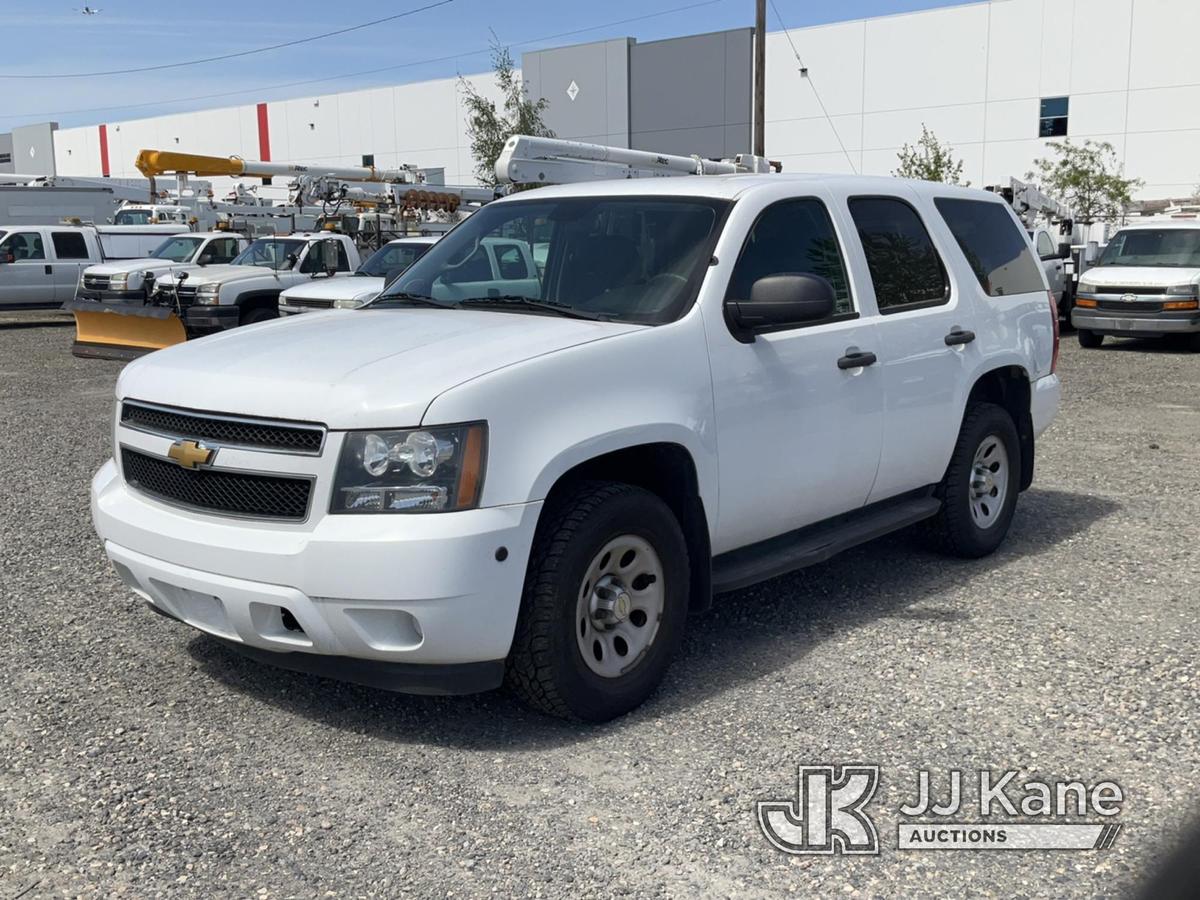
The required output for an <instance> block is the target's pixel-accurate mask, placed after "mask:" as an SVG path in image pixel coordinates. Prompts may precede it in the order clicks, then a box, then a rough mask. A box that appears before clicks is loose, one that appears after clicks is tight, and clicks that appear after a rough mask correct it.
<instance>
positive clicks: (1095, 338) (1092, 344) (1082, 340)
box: [1076, 328, 1104, 350]
mask: <svg viewBox="0 0 1200 900" xmlns="http://www.w3.org/2000/svg"><path fill="white" fill-rule="evenodd" d="M1076 335H1077V337H1078V338H1079V346H1080V347H1086V348H1087V349H1088V350H1094V349H1096V348H1097V347H1099V346H1100V345H1101V344H1103V343H1104V335H1102V334H1097V333H1096V332H1094V331H1088V330H1087V329H1086V328H1080V329H1079V331H1078V332H1077V333H1076Z"/></svg>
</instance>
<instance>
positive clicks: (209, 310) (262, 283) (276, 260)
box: [150, 231, 359, 335]
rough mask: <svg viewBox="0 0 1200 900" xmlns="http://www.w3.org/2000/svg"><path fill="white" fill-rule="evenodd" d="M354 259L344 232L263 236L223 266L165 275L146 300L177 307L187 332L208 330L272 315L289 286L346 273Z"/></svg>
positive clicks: (355, 251)
mask: <svg viewBox="0 0 1200 900" xmlns="http://www.w3.org/2000/svg"><path fill="white" fill-rule="evenodd" d="M358 265H359V258H358V248H357V247H356V246H355V244H354V241H352V240H351V239H350V238H349V237H347V236H346V235H344V234H333V233H331V232H327V231H316V232H296V233H295V234H289V235H282V236H278V237H263V238H258V239H257V240H255V241H254V242H253V243H251V244H250V246H249V247H247V248H246V249H245V250H243V251H242V252H241V253H240V254H238V256H237V257H236V258H235V259H234V260H233V261H232V262H231V263H230V264H229V265H227V266H209V267H207V268H205V269H203V270H199V271H184V272H171V273H168V274H166V275H163V276H162V277H161V278H159V279H158V280H157V282H156V283H155V286H154V293H153V294H152V295H151V297H150V300H151V302H152V303H155V304H158V305H161V306H171V307H176V308H178V309H179V311H180V312H181V314H182V319H183V324H184V327H185V328H186V329H187V331H188V333H189V334H191V335H202V334H209V333H212V332H216V331H223V330H225V329H228V328H235V327H237V326H239V325H250V324H253V323H254V322H265V321H266V320H267V319H274V318H276V317H277V316H278V315H279V295H280V293H281V292H283V291H285V290H287V288H289V287H293V286H295V285H298V284H308V283H310V282H312V281H313V280H314V279H317V278H320V279H325V278H329V277H333V276H341V275H349V274H350V272H351V271H353V270H354V269H356V268H358Z"/></svg>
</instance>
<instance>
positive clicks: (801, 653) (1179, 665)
mask: <svg viewBox="0 0 1200 900" xmlns="http://www.w3.org/2000/svg"><path fill="white" fill-rule="evenodd" d="M71 336H72V335H71V329H70V328H65V327H50V326H43V325H38V324H35V320H32V319H31V320H29V321H17V322H13V321H12V320H7V321H0V422H2V423H3V424H2V425H0V614H2V615H3V623H4V630H3V636H4V637H3V651H2V654H0V659H2V663H0V666H2V673H0V675H2V678H3V686H2V687H0V698H2V699H0V797H2V798H3V802H2V803H0V894H3V895H4V896H18V895H23V896H43V895H92V894H119V893H126V894H128V895H131V896H139V897H140V896H152V895H156V894H167V893H175V892H179V893H184V892H186V893H194V894H201V895H210V896H215V895H229V896H239V897H246V896H270V897H276V896H279V897H288V896H321V895H325V896H346V897H356V896H379V897H394V896H450V895H454V896H473V895H480V894H498V895H504V896H562V895H571V896H613V895H634V896H660V895H662V896H666V895H671V896H679V895H693V896H701V895H703V896H724V895H748V896H767V895H775V894H779V895H782V894H793V893H795V894H807V895H810V896H829V895H832V894H842V893H845V894H846V895H866V896H884V895H895V896H918V895H927V896H967V895H971V896H977V895H988V896H992V895H995V896H1005V897H1021V896H1047V897H1063V896H1098V895H1105V896H1114V895H1117V896H1119V895H1124V894H1127V893H1128V892H1129V891H1130V890H1131V889H1132V888H1133V887H1134V886H1135V885H1136V884H1138V883H1139V881H1140V880H1141V879H1143V878H1144V877H1145V876H1146V874H1147V873H1148V872H1149V871H1151V870H1152V869H1153V867H1154V866H1155V865H1156V863H1157V862H1158V861H1159V860H1161V858H1162V857H1163V855H1165V854H1166V853H1167V852H1168V850H1169V849H1170V844H1171V842H1172V841H1174V840H1175V839H1176V836H1177V835H1178V833H1179V830H1180V829H1181V828H1182V827H1183V825H1184V824H1185V822H1186V821H1187V820H1189V819H1191V818H1192V817H1194V815H1195V814H1196V813H1197V812H1200V810H1198V809H1197V803H1196V801H1197V786H1198V785H1200V735H1198V733H1197V724H1198V723H1200V714H1198V713H1200V709H1198V706H1200V704H1198V702H1197V686H1198V684H1200V663H1198V655H1197V653H1196V646H1197V644H1198V643H1200V590H1197V581H1198V578H1197V567H1196V563H1197V552H1196V525H1197V522H1198V521H1200V491H1197V488H1196V474H1195V473H1196V472H1197V471H1200V401H1198V399H1197V397H1198V393H1200V355H1193V356H1189V355H1187V354H1184V353H1181V352H1178V351H1176V350H1174V349H1171V348H1167V347H1162V346H1160V345H1158V344H1154V343H1133V342H1116V343H1114V344H1113V346H1111V347H1107V346H1106V348H1105V349H1103V350H1098V351H1096V350H1094V351H1081V350H1080V349H1079V348H1078V347H1077V345H1076V344H1075V342H1074V341H1073V340H1072V339H1068V340H1065V341H1064V349H1063V358H1062V362H1061V364H1060V372H1061V374H1062V375H1063V378H1064V383H1065V397H1064V406H1063V409H1062V412H1061V414H1060V416H1059V418H1058V420H1057V422H1056V423H1055V425H1054V426H1053V428H1052V430H1051V431H1050V432H1049V433H1048V434H1047V435H1046V437H1045V438H1044V439H1043V441H1042V443H1041V445H1040V447H1039V454H1038V474H1037V478H1036V480H1035V485H1034V488H1033V489H1032V490H1031V491H1030V492H1028V493H1027V494H1026V495H1024V497H1023V498H1022V502H1021V504H1020V506H1019V507H1018V513H1017V518H1016V522H1015V524H1014V530H1013V533H1012V535H1011V536H1010V539H1009V541H1008V543H1007V544H1006V545H1005V546H1004V548H1003V549H1002V551H1001V552H1000V553H999V554H997V555H996V556H994V557H992V558H990V559H985V560H981V561H977V562H969V563H967V562H959V561H949V560H946V559H943V558H940V557H938V556H935V555H933V554H931V553H929V552H927V551H926V550H924V549H923V548H922V546H921V544H920V543H919V542H918V541H916V540H915V539H914V538H913V537H911V536H909V535H899V536H895V537H893V538H890V539H887V540H885V541H882V542H879V543H876V544H874V545H870V546H867V547H863V548H860V549H858V550H856V551H853V552H850V553H848V554H845V555H843V556H841V557H838V558H836V559H834V560H833V561H831V562H829V563H826V564H824V565H821V566H818V567H816V568H813V569H809V570H807V571H805V572H802V573H799V574H796V575H793V576H789V577H784V578H780V579H776V580H774V581H771V582H769V583H766V584H763V585H760V586H758V587H756V588H753V589H750V590H746V591H742V592H739V593H736V594H731V595H727V596H724V597H721V598H718V601H717V604H716V607H715V609H714V611H713V612H712V613H710V614H708V615H706V616H704V617H702V618H698V619H696V620H694V621H693V622H692V623H690V634H689V637H688V639H687V641H686V645H685V649H684V652H683V656H682V658H681V659H680V660H679V661H678V662H677V664H676V665H675V666H674V668H673V669H672V671H671V673H670V674H669V676H668V680H667V682H666V685H665V687H664V689H663V690H662V691H660V692H659V694H658V695H657V696H656V697H655V698H653V699H652V701H651V702H650V703H648V704H647V705H646V706H645V707H644V708H642V709H640V710H639V711H637V712H635V713H634V714H632V715H630V716H628V717H626V718H624V719H622V720H619V721H617V722H614V723H611V724H609V725H606V726H602V727H577V726H571V725H565V724H562V723H559V722H557V721H553V720H549V719H545V718H542V717H540V716H538V715H535V714H533V713H530V712H527V711H526V710H525V709H523V708H522V707H521V706H519V705H517V704H516V702H515V701H513V700H511V699H510V698H508V697H507V696H506V695H504V694H490V695H483V696H478V697H465V698H446V699H442V698H420V697H408V696H400V695H391V694H387V693H383V692H378V691H373V690H369V689H366V688H359V687H355V686H351V685H345V684H340V683H336V682H332V681H326V680H322V679H319V678H315V677H308V676H302V675H298V674H292V673H288V672H283V671H279V670H275V669H271V668H266V667H263V666H260V665H256V664H253V663H251V662H248V661H245V660H243V659H241V658H239V657H237V656H235V655H232V654H231V653H230V652H228V651H226V650H225V649H223V648H222V647H220V646H218V645H217V644H216V643H214V642H213V641H211V640H209V639H208V638H206V637H203V636H201V635H199V634H198V633H196V632H193V631H191V630H189V629H187V628H184V627H182V626H179V625H176V624H174V623H172V622H169V621H167V620H166V619H163V618H160V617H157V616H154V615H152V614H150V613H149V612H148V611H147V610H146V609H145V608H144V607H143V606H142V605H141V603H140V602H139V601H137V600H135V598H134V597H133V596H132V595H131V594H130V593H129V592H128V591H127V590H126V589H125V588H124V587H123V586H122V585H121V584H120V583H119V581H118V580H117V578H116V577H115V575H114V574H113V573H112V572H111V570H110V567H109V565H108V563H107V561H106V559H105V557H104V554H103V552H102V549H101V547H100V545H99V543H98V541H97V539H96V537H95V535H94V533H93V532H92V528H91V523H90V520H89V517H88V510H87V485H88V480H89V478H90V476H91V474H92V472H93V471H95V469H96V468H97V467H98V466H99V465H100V464H101V462H102V461H103V460H104V459H105V458H106V457H107V456H108V455H109V452H110V447H109V442H110V417H111V410H112V399H111V398H112V390H113V384H114V381H115V379H116V376H117V373H118V372H119V370H120V364H119V363H106V362H96V361H82V360H77V359H74V358H73V357H72V356H71V355H70V352H69V345H70V341H71ZM852 762H868V763H877V764H879V765H880V766H881V767H882V773H883V774H882V778H881V783H880V788H879V791H878V793H877V794H876V797H875V799H874V801H873V802H872V805H871V812H872V814H873V816H874V818H875V821H876V824H877V825H878V826H879V831H880V835H881V842H882V850H881V853H880V855H879V856H877V857H865V858H842V857H790V856H786V855H784V854H781V853H779V852H778V851H776V850H774V849H772V848H771V847H770V846H769V845H768V844H767V842H766V841H765V839H764V838H763V836H762V834H761V833H760V832H759V830H758V827H757V825H756V822H755V816H754V803H755V801H757V800H769V799H788V798H794V797H795V779H796V765H797V764H800V763H804V764H818V763H852ZM922 768H925V769H931V770H934V771H935V772H938V773H944V772H946V771H947V770H949V769H952V768H957V769H962V770H964V771H966V772H973V771H974V770H977V769H993V770H999V771H1003V770H1007V769H1019V770H1021V776H1019V778H1018V780H1019V781H1024V780H1026V779H1025V778H1024V777H1022V776H1024V775H1026V774H1031V775H1033V776H1035V777H1039V778H1042V779H1051V778H1075V779H1079V780H1081V781H1084V782H1086V783H1088V784H1094V783H1095V782H1098V781H1102V780H1105V779H1112V780H1115V781H1117V782H1118V783H1120V784H1121V785H1122V787H1123V788H1124V791H1125V796H1126V802H1125V804H1124V806H1123V809H1122V812H1121V815H1120V816H1119V818H1118V821H1120V822H1121V823H1123V825H1124V829H1123V831H1122V832H1121V834H1120V837H1119V839H1118V840H1117V842H1116V844H1115V846H1114V847H1113V848H1112V849H1111V850H1108V851H1085V852H1065V851H1060V852H1022V853H1000V852H983V851H966V852H958V853H953V852H940V853H939V852H918V851H900V850H898V849H896V840H897V833H896V826H897V824H898V822H899V821H900V816H899V813H898V811H897V810H898V807H899V805H900V804H901V803H904V802H907V801H910V800H911V799H912V798H913V797H914V796H915V784H916V772H917V771H918V770H919V769H922ZM940 787H941V789H943V790H944V782H943V783H942V784H941V785H940ZM960 818H965V819H970V818H971V816H963V817H960ZM1090 820H1093V821H1094V820H1095V817H1091V819H1090Z"/></svg>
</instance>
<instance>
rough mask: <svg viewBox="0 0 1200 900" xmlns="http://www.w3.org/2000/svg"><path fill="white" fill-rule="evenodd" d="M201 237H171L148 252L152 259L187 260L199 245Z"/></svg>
mask: <svg viewBox="0 0 1200 900" xmlns="http://www.w3.org/2000/svg"><path fill="white" fill-rule="evenodd" d="M202 241H203V238H190V237H173V238H168V239H167V240H165V241H163V242H162V243H161V244H159V245H158V249H157V250H155V251H154V252H153V253H152V254H150V255H151V256H152V257H154V259H166V260H170V261H171V262H187V261H188V260H189V259H191V258H192V254H193V253H195V252H196V248H197V247H199V246H200V244H201V242H202Z"/></svg>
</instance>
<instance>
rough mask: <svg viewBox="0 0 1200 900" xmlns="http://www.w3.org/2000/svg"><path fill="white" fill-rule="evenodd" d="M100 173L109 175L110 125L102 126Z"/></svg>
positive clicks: (105, 175)
mask: <svg viewBox="0 0 1200 900" xmlns="http://www.w3.org/2000/svg"><path fill="white" fill-rule="evenodd" d="M100 174H101V175H103V176H104V177H105V178H107V177H108V174H109V173H108V126H107V125H101V126H100Z"/></svg>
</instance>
